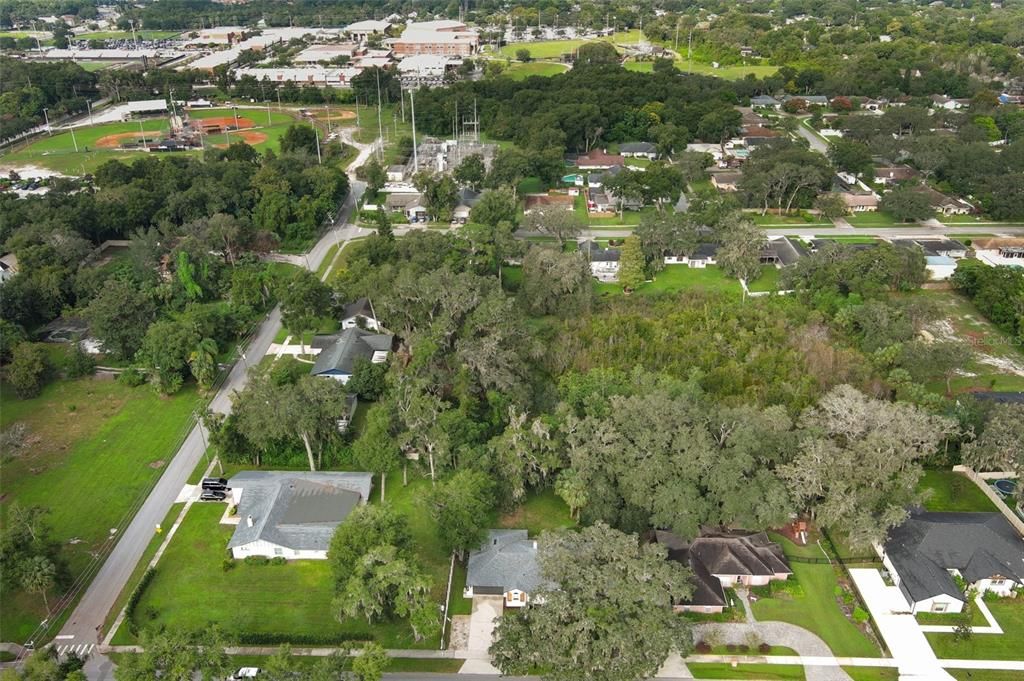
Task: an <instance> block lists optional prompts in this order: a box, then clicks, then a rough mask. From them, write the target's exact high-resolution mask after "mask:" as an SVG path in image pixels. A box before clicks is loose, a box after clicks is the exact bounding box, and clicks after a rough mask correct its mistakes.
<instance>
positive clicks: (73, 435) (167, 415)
mask: <svg viewBox="0 0 1024 681" xmlns="http://www.w3.org/2000/svg"><path fill="white" fill-rule="evenodd" d="M198 405H199V398H198V396H197V394H196V392H195V390H194V389H193V388H187V389H185V390H183V391H182V392H180V393H179V394H177V395H175V396H174V397H171V398H160V397H158V396H157V395H156V394H155V393H154V392H153V391H152V390H151V389H150V388H148V387H139V388H127V387H125V386H123V385H121V384H119V383H117V382H115V381H109V380H99V379H93V378H82V379H77V380H73V381H67V380H64V381H54V382H52V383H50V384H49V385H48V386H46V387H45V388H44V389H43V392H42V394H41V395H40V396H39V397H36V398H33V399H30V400H19V399H16V398H15V397H14V396H13V395H12V394H11V393H9V392H8V391H7V390H6V389H4V390H3V391H2V392H0V427H3V428H5V429H6V428H7V427H9V426H10V425H11V424H13V423H18V422H20V423H24V424H25V425H26V426H27V428H28V431H29V434H30V438H31V440H32V443H31V444H30V445H29V447H28V448H27V450H26V451H25V452H24V453H23V454H22V455H20V456H18V457H17V458H14V459H12V460H10V461H5V462H4V471H3V488H2V499H3V501H2V502H0V503H2V506H0V507H2V509H3V510H4V511H5V512H6V509H7V507H8V506H9V505H10V504H11V503H12V502H15V501H16V502H18V503H19V504H21V505H23V506H33V505H34V506H43V507H46V508H49V509H50V514H49V515H48V516H47V522H48V523H49V525H50V527H51V528H52V530H53V532H52V536H53V538H54V539H55V540H57V541H58V542H59V543H60V544H61V545H62V546H63V552H64V555H65V557H66V558H67V560H68V563H69V566H70V568H71V573H72V575H75V576H77V575H78V574H79V573H81V571H82V570H83V568H85V567H86V565H88V563H89V561H90V560H91V552H92V551H94V550H96V549H97V548H98V547H99V546H100V545H101V544H102V543H103V541H104V540H106V538H107V536H108V533H109V530H110V528H112V527H115V526H116V525H117V524H118V523H119V522H120V521H121V519H122V517H123V516H124V515H125V513H126V512H127V511H128V510H129V508H130V507H131V505H132V504H133V502H134V501H135V500H136V499H137V498H138V496H139V495H140V494H141V493H142V492H143V491H144V490H145V489H147V487H148V486H149V485H150V484H151V483H152V482H153V481H154V480H155V479H156V478H157V477H159V475H160V473H161V471H162V469H163V466H164V464H165V463H166V462H167V461H168V460H169V459H170V458H171V457H172V456H173V455H174V452H175V448H176V446H177V444H178V441H179V439H180V437H181V436H182V435H183V434H184V429H185V426H186V424H187V422H188V420H189V417H190V415H191V414H192V411H193V410H194V409H195V408H196V407H197V406H198ZM72 539H77V540H79V541H77V542H76V543H74V544H71V543H69V542H70V540H72ZM53 595H55V594H53ZM4 596H5V597H4V607H3V608H2V615H0V630H2V631H0V640H5V641H21V640H24V638H25V637H26V636H28V635H29V634H30V633H31V631H32V630H33V629H34V628H35V626H36V625H37V624H38V623H39V622H40V620H42V619H43V616H44V615H45V613H44V612H43V606H42V602H41V599H40V598H39V597H38V596H29V595H28V594H25V593H22V592H14V593H10V594H5V595H4ZM53 600H54V599H53V598H52V597H51V599H50V601H51V602H53Z"/></svg>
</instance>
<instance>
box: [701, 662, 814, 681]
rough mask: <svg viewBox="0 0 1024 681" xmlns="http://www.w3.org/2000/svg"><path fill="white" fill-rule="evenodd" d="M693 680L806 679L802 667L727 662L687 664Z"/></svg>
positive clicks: (766, 680)
mask: <svg viewBox="0 0 1024 681" xmlns="http://www.w3.org/2000/svg"><path fill="white" fill-rule="evenodd" d="M686 667H687V668H688V669H689V670H690V671H691V672H692V673H693V678H695V679H732V680H734V681H735V680H737V679H756V680H757V681H776V680H778V681H800V680H801V679H804V678H806V676H805V675H804V668H803V666H802V665H796V664H755V663H750V664H738V665H736V666H735V667H734V666H732V665H731V664H729V663H727V662H688V663H687V664H686Z"/></svg>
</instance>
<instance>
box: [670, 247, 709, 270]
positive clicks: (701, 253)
mask: <svg viewBox="0 0 1024 681" xmlns="http://www.w3.org/2000/svg"><path fill="white" fill-rule="evenodd" d="M717 254H718V245H717V244H700V245H699V246H697V248H696V249H695V250H694V251H693V253H691V254H690V255H686V254H684V253H669V254H668V255H666V256H665V264H666V265H686V266H687V267H692V268H694V269H703V268H705V267H707V266H708V265H714V264H716V263H717V262H718V261H717V260H716V259H715V256H716V255H717Z"/></svg>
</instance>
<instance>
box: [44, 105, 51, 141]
mask: <svg viewBox="0 0 1024 681" xmlns="http://www.w3.org/2000/svg"><path fill="white" fill-rule="evenodd" d="M47 111H49V109H47V108H46V107H43V119H44V120H45V121H46V134H47V135H51V136H52V135H53V128H51V127H50V115H49V114H48V113H46V112H47Z"/></svg>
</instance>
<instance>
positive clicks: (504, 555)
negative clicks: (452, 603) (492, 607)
mask: <svg viewBox="0 0 1024 681" xmlns="http://www.w3.org/2000/svg"><path fill="white" fill-rule="evenodd" d="M551 586H552V585H551V583H550V582H547V581H546V580H545V579H544V578H543V577H541V574H540V566H539V565H538V563H537V540H535V539H530V538H529V535H528V534H527V531H526V530H489V531H488V532H487V541H485V542H484V543H483V545H482V546H481V547H480V548H478V549H476V550H475V551H473V552H472V553H470V554H469V561H468V563H467V565H466V588H465V589H463V591H462V595H463V596H464V597H465V598H473V597H474V596H497V595H501V596H502V597H503V598H504V601H505V607H506V608H521V607H523V606H525V605H526V604H527V603H529V602H530V599H531V594H533V593H534V592H535V591H536V590H538V589H541V588H545V587H548V588H550V587H551ZM538 602H539V601H538Z"/></svg>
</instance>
